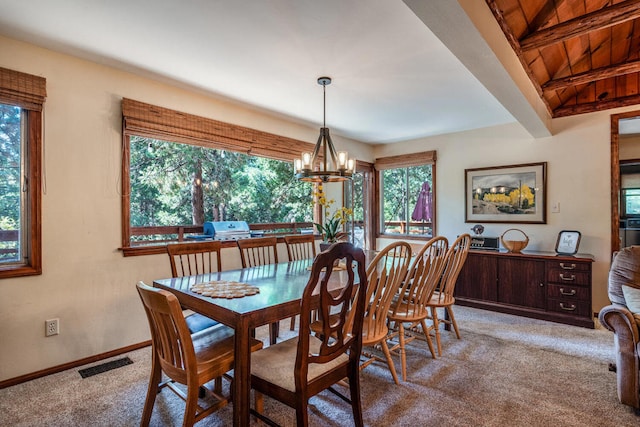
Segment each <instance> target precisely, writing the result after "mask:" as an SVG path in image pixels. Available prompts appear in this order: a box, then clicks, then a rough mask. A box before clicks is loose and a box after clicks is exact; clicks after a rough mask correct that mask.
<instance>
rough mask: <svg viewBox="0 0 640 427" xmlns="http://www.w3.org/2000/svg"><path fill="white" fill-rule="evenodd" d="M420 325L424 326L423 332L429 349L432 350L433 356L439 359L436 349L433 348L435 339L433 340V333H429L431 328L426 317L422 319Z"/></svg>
mask: <svg viewBox="0 0 640 427" xmlns="http://www.w3.org/2000/svg"><path fill="white" fill-rule="evenodd" d="M420 326H422V332H424V338H425V339H426V340H427V345H428V346H429V351H430V352H431V357H433V358H434V359H437V357H436V351H435V349H434V348H433V341H431V334H430V333H429V328H428V327H427V322H425V321H424V319H422V320H420Z"/></svg>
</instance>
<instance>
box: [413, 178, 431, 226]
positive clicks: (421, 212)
mask: <svg viewBox="0 0 640 427" xmlns="http://www.w3.org/2000/svg"><path fill="white" fill-rule="evenodd" d="M411 219H412V220H414V221H429V220H431V186H430V185H429V183H428V182H427V181H425V182H424V183H423V184H422V188H421V189H420V193H419V194H418V200H417V201H416V207H415V208H414V209H413V214H412V215H411Z"/></svg>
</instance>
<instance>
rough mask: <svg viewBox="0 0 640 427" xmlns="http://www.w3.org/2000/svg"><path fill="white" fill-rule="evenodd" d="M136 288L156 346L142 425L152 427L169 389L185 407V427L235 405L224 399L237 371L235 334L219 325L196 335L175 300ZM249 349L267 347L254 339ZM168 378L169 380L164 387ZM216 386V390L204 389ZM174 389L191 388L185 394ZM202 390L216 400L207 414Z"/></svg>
mask: <svg viewBox="0 0 640 427" xmlns="http://www.w3.org/2000/svg"><path fill="white" fill-rule="evenodd" d="M136 288H137V290H138V295H139V296H140V299H141V300H142V304H143V306H144V310H145V313H146V315H147V320H148V321H149V328H150V330H151V343H152V344H151V346H152V361H151V376H150V378H149V386H148V389H147V397H146V400H145V403H144V410H143V413H142V420H141V422H140V425H141V426H148V425H149V422H150V421H151V414H152V412H153V406H154V404H155V400H156V396H157V395H158V393H159V392H160V391H162V390H163V389H164V388H165V387H169V389H170V390H172V391H173V392H175V393H176V394H177V395H178V396H179V397H180V398H181V399H182V400H184V401H185V403H186V405H185V410H184V417H183V421H182V425H183V426H192V425H193V424H194V423H195V422H197V421H199V420H201V419H202V418H204V417H206V416H207V415H209V414H211V413H213V412H214V411H217V410H218V409H220V408H222V407H224V406H225V405H227V403H228V402H229V401H230V399H229V397H228V396H223V395H222V380H221V378H222V377H223V375H224V374H225V373H227V372H228V371H230V370H232V369H233V366H234V357H233V354H234V332H233V329H231V328H228V327H227V326H224V325H217V326H215V327H213V328H208V329H206V330H204V331H200V332H198V333H195V334H193V335H192V334H191V333H190V332H189V329H188V328H187V324H186V322H185V319H184V317H183V316H182V310H181V308H180V303H179V302H178V299H177V298H176V296H175V295H173V294H172V293H170V292H168V291H165V290H161V289H157V288H153V287H151V286H147V285H145V284H144V283H143V282H139V283H138V284H137V286H136ZM249 346H250V348H251V351H257V350H259V349H260V348H262V342H260V341H258V340H255V339H252V340H251V342H250V343H249ZM163 373H164V375H165V376H166V377H168V378H169V379H168V380H166V381H163V382H162V383H161V382H160V381H161V379H162V374H163ZM212 380H215V386H214V389H213V390H211V389H209V388H208V387H206V386H205V384H207V383H209V382H211V381H212ZM174 383H179V384H183V385H184V386H186V393H185V391H184V390H182V388H179V387H177V386H176V385H175V384H174ZM203 388H204V389H205V390H206V391H207V393H208V394H211V395H212V397H213V399H211V400H213V402H212V403H211V405H210V406H209V407H206V408H205V407H202V406H200V404H199V403H198V394H199V391H200V390H201V389H203Z"/></svg>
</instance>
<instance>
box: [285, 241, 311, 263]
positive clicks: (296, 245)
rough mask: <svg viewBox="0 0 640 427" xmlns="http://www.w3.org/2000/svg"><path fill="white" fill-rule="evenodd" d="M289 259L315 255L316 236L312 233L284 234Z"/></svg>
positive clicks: (307, 257) (293, 259) (306, 257)
mask: <svg viewBox="0 0 640 427" xmlns="http://www.w3.org/2000/svg"><path fill="white" fill-rule="evenodd" d="M283 239H284V243H285V245H286V246H287V255H288V256H289V261H298V260H302V259H313V258H315V257H316V238H315V236H314V235H313V234H291V235H289V236H284V237H283Z"/></svg>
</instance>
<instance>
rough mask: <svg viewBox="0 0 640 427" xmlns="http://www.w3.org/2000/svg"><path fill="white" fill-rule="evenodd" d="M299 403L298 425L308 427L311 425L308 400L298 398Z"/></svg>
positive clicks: (297, 406) (297, 410)
mask: <svg viewBox="0 0 640 427" xmlns="http://www.w3.org/2000/svg"><path fill="white" fill-rule="evenodd" d="M298 399H300V400H299V401H298V403H297V404H296V425H297V426H298V427H300V426H302V427H308V425H309V413H308V411H307V399H306V398H304V397H302V396H298Z"/></svg>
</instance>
